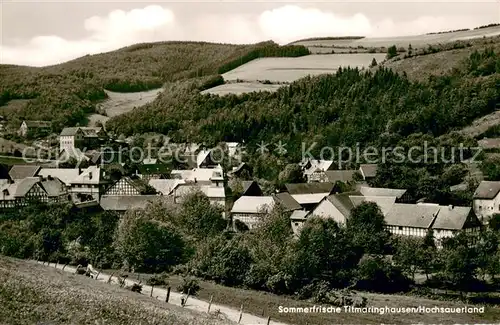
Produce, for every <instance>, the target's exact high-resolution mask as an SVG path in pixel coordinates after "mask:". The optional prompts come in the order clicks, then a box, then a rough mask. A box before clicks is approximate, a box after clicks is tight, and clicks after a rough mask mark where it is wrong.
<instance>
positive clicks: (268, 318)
mask: <svg viewBox="0 0 500 325" xmlns="http://www.w3.org/2000/svg"><path fill="white" fill-rule="evenodd" d="M270 323H271V316H267V325H269V324H270Z"/></svg>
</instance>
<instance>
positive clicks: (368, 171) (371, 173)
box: [359, 164, 377, 178]
mask: <svg viewBox="0 0 500 325" xmlns="http://www.w3.org/2000/svg"><path fill="white" fill-rule="evenodd" d="M359 171H360V172H361V175H363V177H364V178H373V177H375V176H376V175H377V164H362V165H360V166H359Z"/></svg>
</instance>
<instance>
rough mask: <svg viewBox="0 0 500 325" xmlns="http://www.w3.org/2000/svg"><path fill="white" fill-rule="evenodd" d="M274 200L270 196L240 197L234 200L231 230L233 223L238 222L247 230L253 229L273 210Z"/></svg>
mask: <svg viewBox="0 0 500 325" xmlns="http://www.w3.org/2000/svg"><path fill="white" fill-rule="evenodd" d="M274 204H275V201H274V198H273V197H272V196H242V197H240V198H239V199H238V200H236V201H235V202H234V204H233V208H232V209H231V218H232V222H233V229H235V222H236V220H239V221H240V222H242V223H244V224H245V225H246V226H247V227H248V228H249V229H253V228H255V227H256V226H257V225H258V223H259V222H260V221H261V220H262V217H263V216H265V215H266V214H267V213H269V212H270V211H271V210H272V209H273V208H274Z"/></svg>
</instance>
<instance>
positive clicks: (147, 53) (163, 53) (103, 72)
mask: <svg viewBox="0 0 500 325" xmlns="http://www.w3.org/2000/svg"><path fill="white" fill-rule="evenodd" d="M308 53H309V51H308V50H307V49H306V48H305V47H302V46H285V47H280V46H278V45H277V44H275V43H273V42H263V43H258V44H253V45H231V44H213V43H203V42H162V43H144V44H136V45H133V46H129V47H126V48H122V49H119V50H117V51H113V52H108V53H102V54H96V55H87V56H84V57H81V58H78V59H75V60H72V61H69V62H66V63H62V64H58V65H54V66H49V67H42V68H34V67H25V66H13V65H0V107H1V105H3V104H7V103H8V102H9V101H10V100H16V99H29V100H30V101H29V102H28V104H27V105H25V106H22V108H21V109H19V108H16V109H9V108H7V109H6V108H5V107H4V108H3V110H4V111H3V115H4V116H6V117H8V119H9V121H10V122H11V124H12V125H18V124H19V121H20V120H22V119H31V120H49V121H53V122H54V129H56V130H57V129H60V128H61V127H63V126H73V125H75V124H76V123H82V122H83V121H84V119H85V116H86V115H87V114H89V113H91V112H93V111H94V110H95V102H96V101H98V100H102V99H104V98H105V97H106V94H105V92H104V89H107V90H112V91H116V92H135V91H142V90H148V89H155V88H160V87H161V86H162V85H163V83H165V82H167V81H173V80H183V79H186V78H191V77H200V76H206V75H214V74H217V73H218V71H219V70H220V69H222V70H227V69H231V68H233V67H235V66H238V65H239V64H243V63H246V62H247V61H248V60H249V59H253V58H256V57H260V56H300V55H305V54H308Z"/></svg>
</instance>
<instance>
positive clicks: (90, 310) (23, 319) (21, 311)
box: [0, 256, 232, 325]
mask: <svg viewBox="0 0 500 325" xmlns="http://www.w3.org/2000/svg"><path fill="white" fill-rule="evenodd" d="M0 306H1V307H0V324H9V325H17V324H19V325H21V324H22V325H25V324H88V325H90V324H92V325H94V324H106V325H113V324H116V325H118V324H120V325H121V324H143V325H145V324H155V325H158V324H165V325H167V324H168V325H170V324H176V325H188V324H189V325H216V324H221V325H222V324H232V323H231V322H228V321H225V320H221V319H215V318H213V317H212V316H207V315H202V314H199V313H195V312H193V311H190V310H187V309H184V308H181V307H177V306H173V305H170V304H166V303H162V302H161V301H158V300H156V299H150V298H149V297H147V296H144V295H139V294H137V293H132V292H130V291H128V290H125V289H121V288H119V287H117V286H112V285H108V284H106V283H103V282H99V281H94V280H91V279H90V278H87V277H84V276H76V275H71V274H67V273H65V272H64V271H61V270H55V269H52V268H47V267H44V266H41V265H37V264H35V263H33V262H28V261H21V260H16V259H11V258H7V257H2V256H0Z"/></svg>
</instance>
